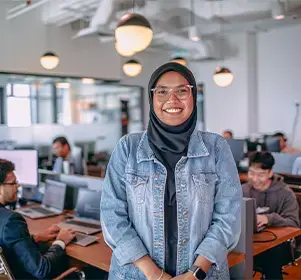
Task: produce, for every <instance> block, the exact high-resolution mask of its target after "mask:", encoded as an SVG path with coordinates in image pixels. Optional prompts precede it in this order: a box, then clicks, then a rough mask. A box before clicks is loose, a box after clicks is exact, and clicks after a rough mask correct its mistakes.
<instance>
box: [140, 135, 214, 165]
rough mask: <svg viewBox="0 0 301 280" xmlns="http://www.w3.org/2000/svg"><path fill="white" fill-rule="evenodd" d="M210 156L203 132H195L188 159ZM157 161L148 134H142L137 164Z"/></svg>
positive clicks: (190, 143)
mask: <svg viewBox="0 0 301 280" xmlns="http://www.w3.org/2000/svg"><path fill="white" fill-rule="evenodd" d="M204 156H209V152H208V149H207V148H206V145H205V143H204V141H203V138H202V135H201V132H200V131H198V130H195V131H194V132H193V133H192V134H191V136H190V141H189V145H188V152H187V157H188V158H196V157H204ZM154 159H155V154H154V152H153V151H152V149H151V147H150V146H149V143H148V138H147V132H146V131H145V132H144V133H143V134H142V137H141V140H140V142H139V145H138V149H137V162H138V163H140V162H142V161H150V160H154Z"/></svg>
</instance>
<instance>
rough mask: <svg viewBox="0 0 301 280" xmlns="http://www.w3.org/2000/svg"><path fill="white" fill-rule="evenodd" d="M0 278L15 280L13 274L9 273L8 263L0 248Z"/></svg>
mask: <svg viewBox="0 0 301 280" xmlns="http://www.w3.org/2000/svg"><path fill="white" fill-rule="evenodd" d="M0 278H1V279H7V280H15V277H14V275H13V273H12V272H11V270H10V268H9V266H8V263H7V261H6V259H5V257H4V255H3V250H2V248H1V247H0Z"/></svg>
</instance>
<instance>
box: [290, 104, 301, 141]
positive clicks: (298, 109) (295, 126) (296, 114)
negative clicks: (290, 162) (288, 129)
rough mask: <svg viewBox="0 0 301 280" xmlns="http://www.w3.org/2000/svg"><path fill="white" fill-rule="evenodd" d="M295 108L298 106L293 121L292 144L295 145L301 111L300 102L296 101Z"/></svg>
mask: <svg viewBox="0 0 301 280" xmlns="http://www.w3.org/2000/svg"><path fill="white" fill-rule="evenodd" d="M295 108H296V113H295V118H294V122H293V127H292V136H291V143H290V144H291V145H293V143H294V141H295V136H296V129H297V126H298V120H299V111H300V104H299V102H296V103H295Z"/></svg>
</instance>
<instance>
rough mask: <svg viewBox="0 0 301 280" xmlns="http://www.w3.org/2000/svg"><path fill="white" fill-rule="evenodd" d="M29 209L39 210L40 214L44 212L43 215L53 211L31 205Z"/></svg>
mask: <svg viewBox="0 0 301 280" xmlns="http://www.w3.org/2000/svg"><path fill="white" fill-rule="evenodd" d="M31 209H32V210H34V211H37V212H39V213H41V214H44V215H48V214H53V211H50V210H47V209H44V208H42V207H33V208H31Z"/></svg>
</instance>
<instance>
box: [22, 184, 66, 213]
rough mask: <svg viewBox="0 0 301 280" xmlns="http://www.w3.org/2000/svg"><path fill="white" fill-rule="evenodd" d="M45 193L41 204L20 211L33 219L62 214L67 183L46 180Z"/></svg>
mask: <svg viewBox="0 0 301 280" xmlns="http://www.w3.org/2000/svg"><path fill="white" fill-rule="evenodd" d="M45 183H46V185H45V194H44V196H43V200H42V204H41V205H40V206H32V207H27V208H20V209H18V210H17V212H18V213H20V214H22V215H24V216H26V217H29V218H31V219H40V218H46V217H53V216H56V215H60V214H62V213H63V211H64V203H65V195H66V188H67V186H66V184H64V183H61V182H57V181H52V180H46V182H45Z"/></svg>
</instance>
